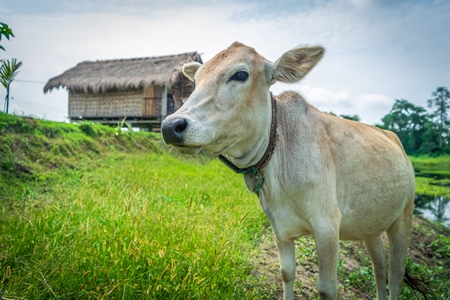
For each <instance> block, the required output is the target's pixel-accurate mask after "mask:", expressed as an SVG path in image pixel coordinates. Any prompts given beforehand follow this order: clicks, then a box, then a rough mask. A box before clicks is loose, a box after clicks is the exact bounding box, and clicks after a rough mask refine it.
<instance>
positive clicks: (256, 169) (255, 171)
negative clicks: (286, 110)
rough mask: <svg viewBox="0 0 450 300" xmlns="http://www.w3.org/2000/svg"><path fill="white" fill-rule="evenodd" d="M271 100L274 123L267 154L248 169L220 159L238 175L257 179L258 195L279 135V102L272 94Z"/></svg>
mask: <svg viewBox="0 0 450 300" xmlns="http://www.w3.org/2000/svg"><path fill="white" fill-rule="evenodd" d="M270 99H271V102H272V123H271V124H270V137H269V145H268V146H267V149H266V152H264V155H263V156H262V158H261V159H260V161H259V162H257V163H256V164H255V165H253V166H250V167H247V168H239V167H237V166H236V165H235V164H233V163H232V162H231V161H229V160H228V159H227V158H226V157H225V156H223V155H219V159H220V160H221V161H222V162H223V163H224V164H225V165H226V166H227V167H229V168H230V169H231V170H233V171H234V172H236V173H238V174H244V175H245V174H251V175H252V176H254V177H255V182H254V183H253V191H254V192H255V193H256V194H258V192H259V191H260V190H261V188H262V187H263V185H264V181H265V179H264V174H263V169H264V168H265V167H266V166H267V164H268V163H269V161H270V159H271V158H272V155H273V153H274V152H275V147H276V145H277V140H278V135H277V101H276V100H275V98H274V97H273V95H272V93H270Z"/></svg>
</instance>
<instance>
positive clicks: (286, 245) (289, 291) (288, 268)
mask: <svg viewBox="0 0 450 300" xmlns="http://www.w3.org/2000/svg"><path fill="white" fill-rule="evenodd" d="M277 248H278V256H279V258H280V268H281V277H282V279H283V299H284V300H294V280H295V267H296V264H295V244H294V241H288V242H280V241H279V240H278V239H277Z"/></svg>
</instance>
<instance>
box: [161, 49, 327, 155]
mask: <svg viewBox="0 0 450 300" xmlns="http://www.w3.org/2000/svg"><path fill="white" fill-rule="evenodd" d="M323 53H324V49H323V48H321V47H300V48H295V49H292V50H290V51H288V52H286V53H284V54H283V55H282V56H281V57H280V59H278V60H277V61H276V62H275V63H272V62H270V61H268V60H266V59H265V58H264V57H262V56H261V55H259V54H258V53H257V52H256V51H255V50H254V49H253V48H250V47H247V46H245V45H243V44H241V43H237V42H235V43H233V44H232V45H231V46H230V47H228V49H226V50H224V51H222V52H220V53H219V54H217V55H216V56H214V57H213V58H212V59H211V60H209V61H208V62H206V63H205V64H204V65H201V64H199V63H197V62H191V63H187V64H185V65H184V66H183V74H184V75H185V76H186V77H188V78H189V79H190V80H192V81H193V82H194V84H195V90H194V91H193V93H192V94H191V96H190V97H189V99H188V100H187V101H186V103H184V105H183V106H182V107H181V108H180V109H179V110H178V111H177V112H175V113H174V114H172V115H170V116H168V117H167V118H166V119H165V120H164V121H163V122H162V133H163V138H164V141H165V142H166V143H167V144H171V145H173V146H174V147H175V148H176V149H177V150H178V151H180V152H183V153H188V154H195V153H197V152H198V151H200V150H201V149H204V150H205V151H207V152H210V153H212V154H214V155H219V154H227V155H228V156H230V157H237V158H238V157H241V156H243V155H244V154H245V153H247V152H248V151H249V149H250V148H252V147H254V145H255V144H256V143H257V141H258V140H259V139H261V136H262V135H264V134H268V133H269V131H270V123H271V122H270V121H271V108H270V105H271V104H270V103H271V102H270V93H269V88H270V86H271V85H272V84H274V83H275V82H276V81H282V82H288V83H293V82H297V81H299V80H300V79H301V78H302V77H303V76H305V75H306V74H307V73H308V72H309V71H310V70H311V69H312V68H313V67H314V66H315V65H316V63H317V62H318V61H319V60H320V59H321V58H322V55H323Z"/></svg>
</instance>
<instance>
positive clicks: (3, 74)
mask: <svg viewBox="0 0 450 300" xmlns="http://www.w3.org/2000/svg"><path fill="white" fill-rule="evenodd" d="M10 36H12V37H13V36H14V34H13V32H12V30H11V28H9V26H8V25H7V24H5V23H2V22H0V41H1V40H2V37H5V38H7V39H8V40H9V37H10ZM0 49H1V50H3V51H5V48H3V46H1V45H0ZM0 62H1V63H2V64H1V66H0V83H1V84H2V85H3V86H4V87H5V88H6V96H5V112H6V113H8V110H9V88H10V86H11V82H13V80H14V78H15V77H16V75H17V74H18V73H19V71H18V70H19V68H20V66H21V65H22V62H20V61H19V62H17V60H16V59H15V58H13V59H11V61H9V60H0Z"/></svg>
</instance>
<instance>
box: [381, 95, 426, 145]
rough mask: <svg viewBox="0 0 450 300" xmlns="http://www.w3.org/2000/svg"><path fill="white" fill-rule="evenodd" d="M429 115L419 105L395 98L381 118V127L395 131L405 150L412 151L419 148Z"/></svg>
mask: <svg viewBox="0 0 450 300" xmlns="http://www.w3.org/2000/svg"><path fill="white" fill-rule="evenodd" d="M429 119H430V118H429V115H428V114H427V113H426V110H425V109H424V108H423V107H421V106H415V105H414V104H412V103H411V102H409V101H408V100H405V99H400V100H399V99H396V100H395V103H394V105H393V106H392V109H391V111H390V112H389V114H387V115H386V116H385V117H384V118H383V119H382V121H383V127H384V128H386V129H389V130H391V131H393V132H395V133H396V134H397V135H398V137H399V138H400V140H401V141H402V144H403V146H404V147H405V150H406V152H408V153H412V152H416V151H418V150H419V149H420V147H421V145H422V142H423V134H424V132H425V130H426V128H428V127H430V126H429V125H427V124H428V123H429Z"/></svg>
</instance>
